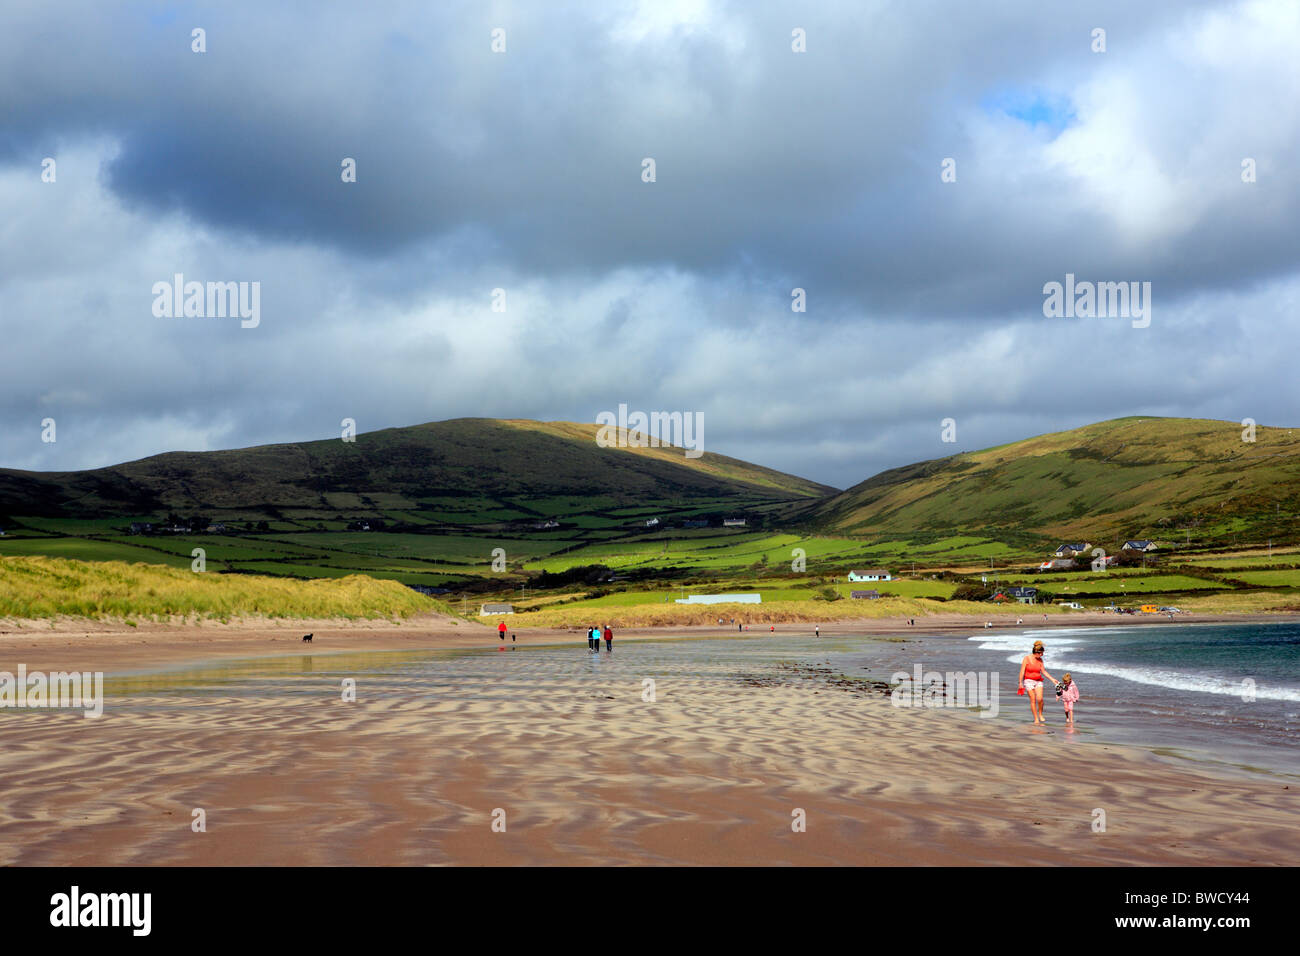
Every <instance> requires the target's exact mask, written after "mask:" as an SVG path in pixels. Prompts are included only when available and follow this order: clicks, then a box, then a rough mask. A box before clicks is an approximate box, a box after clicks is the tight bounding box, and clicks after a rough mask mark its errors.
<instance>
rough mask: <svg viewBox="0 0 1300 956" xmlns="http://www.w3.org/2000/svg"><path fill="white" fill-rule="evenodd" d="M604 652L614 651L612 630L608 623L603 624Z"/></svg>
mask: <svg viewBox="0 0 1300 956" xmlns="http://www.w3.org/2000/svg"><path fill="white" fill-rule="evenodd" d="M605 653H606V654H613V653H614V632H613V631H612V630H610V627H609V625H608V624H606V625H605Z"/></svg>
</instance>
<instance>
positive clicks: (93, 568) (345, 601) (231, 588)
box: [0, 557, 452, 621]
mask: <svg viewBox="0 0 1300 956" xmlns="http://www.w3.org/2000/svg"><path fill="white" fill-rule="evenodd" d="M430 611H435V612H440V613H444V614H450V613H452V612H451V609H450V608H449V607H448V606H447V605H446V604H444V603H442V602H441V601H435V600H433V599H432V598H429V597H426V596H425V595H423V594H420V593H419V592H417V591H413V590H411V589H410V588H408V587H406V586H405V585H403V584H400V583H398V582H396V581H386V580H379V579H376V578H370V577H366V576H365V575H361V574H352V575H348V576H347V577H344V578H322V579H317V580H311V581H303V580H298V579H294V578H282V577H264V576H261V575H252V574H218V573H215V572H203V573H195V572H193V571H189V570H185V569H181V568H170V567H166V566H163V565H157V564H140V563H136V564H127V563H125V562H122V561H93V562H90V561H75V560H72V559H69V558H48V557H7V558H6V557H0V618H20V619H22V618H28V619H40V618H54V617H61V616H68V617H84V618H98V619H105V618H112V619H118V618H120V619H124V620H131V619H133V618H146V619H153V620H161V619H170V618H196V617H197V618H211V619H216V620H223V621H224V620H229V619H231V618H237V617H268V618H307V619H329V618H347V619H368V618H394V617H396V618H404V617H409V616H411V615H412V614H419V613H423V612H430Z"/></svg>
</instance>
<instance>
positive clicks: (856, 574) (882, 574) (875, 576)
mask: <svg viewBox="0 0 1300 956" xmlns="http://www.w3.org/2000/svg"><path fill="white" fill-rule="evenodd" d="M849 580H850V581H892V580H894V579H893V578H891V577H890V576H889V572H888V571H885V570H882V569H879V568H874V569H872V570H870V571H850V572H849Z"/></svg>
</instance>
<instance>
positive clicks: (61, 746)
mask: <svg viewBox="0 0 1300 956" xmlns="http://www.w3.org/2000/svg"><path fill="white" fill-rule="evenodd" d="M794 653H796V651H795V650H794V649H792V647H791V646H787V645H784V644H782V643H781V642H779V641H725V642H719V641H713V642H677V643H665V644H649V643H642V644H635V645H633V644H627V645H624V646H622V647H619V646H618V645H617V643H616V645H615V652H614V654H613V655H607V654H605V653H603V652H602V653H601V655H600V656H599V657H598V658H597V657H596V656H595V655H589V654H588V653H587V652H586V651H585V650H584V649H583V647H582V646H581V645H578V646H575V647H572V648H567V647H566V648H562V649H531V650H527V651H518V652H505V653H494V652H490V651H485V652H471V653H459V654H453V653H442V654H437V655H430V654H425V655H418V656H412V655H381V656H377V655H342V656H337V657H332V658H324V657H316V658H310V657H304V658H291V659H287V660H284V661H278V662H275V663H274V664H272V663H269V662H265V661H263V662H259V663H257V664H254V665H249V667H247V668H240V667H224V668H214V669H212V670H208V671H196V672H188V673H185V674H173V675H161V676H158V677H150V678H140V679H133V680H118V681H112V682H110V686H109V690H110V694H111V696H110V698H109V700H108V701H107V704H106V709H105V716H104V717H103V718H101V719H99V720H86V719H83V718H82V717H81V716H80V714H79V713H75V712H29V711H12V710H11V711H0V863H5V864H15V863H20V864H40V863H79V864H263V865H277V864H390V863H391V864H511V863H552V864H553V863H561V864H617V863H642V864H673V863H700V864H707V863H728V864H776V863H791V864H819V863H863V864H910V863H940V864H962V863H1044V864H1055V863H1064V862H1071V863H1075V864H1102V863H1117V862H1140V863H1156V862H1162V863H1165V862H1167V863H1175V864H1204V863H1290V864H1294V863H1296V862H1300V852H1298V849H1297V848H1298V847H1300V831H1298V830H1297V825H1296V815H1295V806H1296V805H1295V792H1296V791H1295V790H1294V789H1283V788H1282V785H1281V784H1275V783H1273V782H1271V781H1269V780H1266V779H1250V778H1229V777H1219V776H1209V775H1208V774H1207V773H1206V772H1205V771H1201V770H1198V769H1196V768H1192V767H1189V768H1186V769H1184V768H1179V767H1171V766H1169V765H1167V764H1163V763H1160V762H1158V761H1155V760H1153V759H1152V758H1150V757H1148V756H1147V755H1144V754H1142V753H1140V752H1137V751H1125V750H1120V749H1117V748H1112V749H1109V750H1107V749H1103V748H1101V747H1096V746H1092V747H1080V746H1078V745H1077V743H1076V742H1075V741H1073V740H1070V739H1067V738H1065V737H1064V736H1063V735H1052V736H1043V737H1038V736H1033V735H1032V734H1030V732H1029V730H1028V728H1022V727H1019V726H1015V725H1012V726H1008V725H1007V724H1006V723H1005V722H1003V721H994V722H985V721H981V720H977V719H974V718H966V717H962V716H958V715H954V714H946V713H936V712H931V711H921V710H899V709H895V708H893V707H892V706H890V704H889V701H888V700H887V699H886V698H884V697H882V696H881V695H879V694H878V693H874V692H866V691H865V690H864V692H863V693H852V692H847V691H845V690H843V689H840V688H838V687H835V686H832V685H831V684H830V683H829V682H828V681H827V680H826V679H825V678H824V677H822V676H818V675H816V674H810V673H808V672H807V671H803V670H796V669H793V668H791V667H790V665H789V664H788V663H787V664H783V663H782V662H783V661H789V660H790V659H791V657H792V656H793V654H794ZM345 677H353V678H355V679H356V681H357V698H358V699H357V701H356V702H355V703H345V702H343V701H342V699H341V692H340V685H341V681H342V680H343V679H344V678H345ZM647 677H649V678H653V679H654V680H655V682H656V695H657V699H656V700H655V701H654V702H646V701H643V699H642V693H643V687H642V680H643V679H644V678H647ZM995 725H996V726H995ZM196 807H201V808H203V809H204V810H205V811H206V814H207V832H206V833H194V832H192V831H191V826H190V823H191V811H192V810H193V809H194V808H196ZM1096 807H1101V808H1103V809H1105V810H1106V813H1107V824H1108V826H1107V832H1106V833H1094V832H1092V826H1091V825H1092V819H1093V816H1092V814H1093V809H1094V808H1096ZM496 808H501V809H502V810H504V811H505V823H506V831H505V832H493V830H492V818H493V811H494V810H495V809H496ZM796 808H799V809H802V810H803V811H804V812H805V814H806V818H807V831H806V832H802V833H796V832H793V831H792V828H791V820H792V811H794V810H795V809H796Z"/></svg>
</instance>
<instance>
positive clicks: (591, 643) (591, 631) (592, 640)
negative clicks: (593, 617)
mask: <svg viewBox="0 0 1300 956" xmlns="http://www.w3.org/2000/svg"><path fill="white" fill-rule="evenodd" d="M595 649H596V625H594V624H593V625H592V626H591V627H589V628H587V650H589V651H594V650H595Z"/></svg>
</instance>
